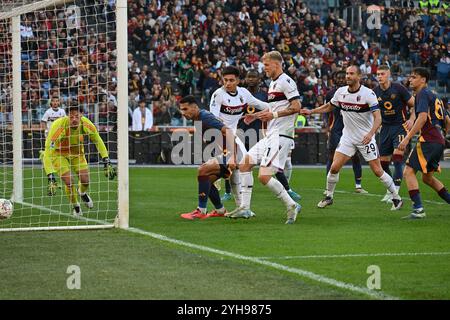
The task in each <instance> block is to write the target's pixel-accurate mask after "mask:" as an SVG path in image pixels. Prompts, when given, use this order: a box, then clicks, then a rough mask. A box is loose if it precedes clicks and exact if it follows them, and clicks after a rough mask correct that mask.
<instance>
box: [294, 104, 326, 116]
mask: <svg viewBox="0 0 450 320" xmlns="http://www.w3.org/2000/svg"><path fill="white" fill-rule="evenodd" d="M333 109H334V105H332V104H331V103H330V102H327V103H325V104H324V105H321V106H320V107H318V108H316V109H312V110H308V109H302V110H301V111H300V113H301V114H303V115H305V116H309V115H311V114H314V113H328V112H330V111H333Z"/></svg>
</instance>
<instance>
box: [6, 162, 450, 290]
mask: <svg viewBox="0 0 450 320" xmlns="http://www.w3.org/2000/svg"><path fill="white" fill-rule="evenodd" d="M100 173H101V172H100ZM91 177H92V180H93V184H92V186H93V191H94V192H93V193H92V194H93V196H94V200H96V201H97V204H99V203H98V200H99V199H101V200H102V201H103V202H101V203H100V204H99V206H102V205H103V206H104V208H97V211H95V213H87V212H86V214H87V215H88V217H92V218H98V219H105V218H108V219H112V217H113V216H111V212H112V208H113V207H114V197H113V195H114V194H110V193H108V192H105V185H104V184H105V181H106V179H105V177H103V176H102V175H101V174H93V175H92V176H91ZM438 177H439V179H441V181H443V182H444V184H446V185H447V187H450V171H449V170H448V169H447V170H444V171H443V173H442V174H440V175H438ZM26 181H28V183H31V181H33V188H31V184H29V185H26V186H25V187H26V192H34V198H33V199H36V200H34V201H37V202H38V204H39V205H42V206H49V207H52V208H60V209H62V210H66V211H67V210H69V209H70V208H68V206H67V205H65V203H66V200H65V198H64V197H62V196H61V197H59V198H56V199H48V197H46V196H45V191H42V190H45V188H42V185H41V184H42V183H43V182H45V180H43V179H42V178H40V177H36V178H35V179H29V180H26ZM291 184H292V186H293V188H294V189H295V190H296V191H298V192H299V193H300V194H301V195H302V200H301V201H300V203H301V204H302V206H303V210H302V213H301V215H300V216H299V217H298V220H297V222H296V224H294V225H285V224H284V221H285V213H284V211H285V210H284V207H283V205H282V204H281V202H279V201H278V200H277V199H275V198H274V196H273V195H272V194H271V193H270V191H268V190H267V189H266V188H264V187H262V186H261V185H260V184H259V182H258V181H257V179H256V172H255V188H254V192H253V197H252V210H253V211H254V212H255V213H256V217H255V218H252V219H250V220H230V219H223V218H215V219H206V220H202V221H186V220H183V219H181V218H180V217H179V214H180V213H182V212H187V211H191V210H192V209H194V208H195V206H196V202H197V201H196V199H197V182H196V170H195V169H192V168H163V169H161V168H130V225H131V226H132V227H135V228H138V229H141V230H144V231H148V232H152V233H155V234H161V235H164V236H167V237H169V238H172V239H177V240H181V241H184V242H186V243H192V244H196V245H202V246H205V247H208V248H212V249H217V250H221V251H226V252H231V253H233V254H236V255H241V256H245V257H252V258H258V259H260V260H263V261H267V262H269V263H270V262H273V263H276V264H277V265H281V266H283V268H285V269H284V270H280V269H275V268H271V267H270V266H264V265H261V264H257V263H254V262H253V260H251V259H250V260H246V261H243V260H242V259H236V258H234V257H230V256H225V255H221V254H220V253H213V252H211V251H204V250H199V249H196V248H188V247H186V246H180V245H177V244H174V243H169V242H167V241H161V240H156V239H154V238H151V237H148V236H145V235H140V234H136V233H131V232H128V231H123V230H103V231H57V232H12V233H0V269H1V270H2V276H1V277H0V299H370V298H373V297H370V296H368V295H366V294H364V293H358V292H355V291H352V290H348V289H345V288H338V287H336V286H333V285H330V284H326V283H324V282H321V281H317V280H313V279H311V278H309V277H304V276H301V275H298V274H295V273H293V272H289V270H303V271H309V272H313V273H314V274H316V275H318V276H320V277H323V278H325V277H326V278H327V279H333V280H335V281H336V282H339V283H345V284H347V285H349V286H353V287H358V288H366V284H367V280H368V278H369V277H370V276H371V274H369V273H368V272H367V268H368V267H369V266H372V265H375V266H378V267H379V269H380V275H381V277H380V279H381V289H380V290H376V289H374V290H373V291H374V292H377V293H380V294H381V293H383V294H385V295H387V296H389V297H394V298H400V299H450V210H449V207H448V205H447V204H444V202H443V200H441V199H440V198H439V197H438V196H437V194H436V193H434V192H433V191H432V190H431V189H430V188H428V187H426V186H424V185H423V184H421V192H422V196H423V199H424V200H425V202H424V205H425V209H426V212H427V218H426V219H424V220H421V221H409V220H402V219H401V217H402V216H405V215H407V214H408V213H409V212H410V206H411V202H410V201H409V200H408V197H407V193H406V192H405V187H404V186H402V190H401V194H402V196H403V197H404V198H405V200H406V201H405V206H404V207H403V208H402V210H400V211H397V212H391V211H390V210H389V205H387V204H385V203H382V202H380V199H381V197H382V195H383V194H384V192H385V191H384V190H383V186H382V184H381V183H380V182H379V181H378V179H376V178H375V177H374V176H373V174H372V173H371V172H370V171H369V170H368V169H364V174H363V186H364V188H365V189H366V190H368V191H369V192H370V194H369V195H360V194H355V193H353V189H354V184H353V173H352V170H351V169H349V168H346V169H344V170H343V171H342V172H341V177H340V182H339V184H338V187H337V193H336V195H335V203H334V204H333V205H332V206H331V207H328V208H326V209H317V208H316V204H317V202H318V201H319V200H320V199H321V198H322V190H323V187H324V185H325V173H324V169H317V168H310V169H309V168H308V169H303V168H297V169H295V170H294V172H293V178H292V183H291ZM32 189H34V190H32ZM27 190H28V191H27ZM95 191H98V192H102V193H98V192H97V195H96V194H95ZM107 197H109V200H108V201H107V200H105V199H107ZM58 199H59V200H58ZM49 201H53V202H49ZM58 201H59V202H58ZM60 203H63V204H64V205H62V206H60V205H59V204H60ZM225 204H226V206H227V208H228V209H230V210H231V209H233V208H234V206H233V205H232V203H231V202H227V203H225ZM27 210H28V213H27V214H26V215H27V216H33V217H32V218H27V219H30V220H29V221H28V220H26V219H25V220H22V222H21V223H23V224H26V223H32V224H34V225H36V226H37V225H39V224H42V225H48V224H49V221H54V225H58V224H66V225H70V224H72V223H73V222H74V221H73V219H70V218H68V217H66V216H62V217H63V218H61V216H60V215H57V214H49V213H48V212H46V213H42V212H39V210H37V209H31V208H30V209H27ZM58 210H59V209H58ZM18 211H20V210H18ZM85 211H86V210H85ZM67 212H70V211H67ZM15 214H16V212H15ZM39 215H42V216H45V217H50V218H45V219H46V220H43V221H42V220H39V218H36V217H38V216H39ZM40 219H42V218H40ZM4 226H5V222H1V223H0V228H1V227H4ZM70 265H77V266H79V267H80V270H81V289H80V290H69V289H68V288H67V286H66V281H67V278H68V277H69V276H70V274H67V268H68V266H70Z"/></svg>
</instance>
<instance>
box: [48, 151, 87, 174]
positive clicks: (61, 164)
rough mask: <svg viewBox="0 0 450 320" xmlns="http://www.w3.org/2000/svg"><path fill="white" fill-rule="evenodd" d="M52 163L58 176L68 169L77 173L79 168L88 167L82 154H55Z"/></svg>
mask: <svg viewBox="0 0 450 320" xmlns="http://www.w3.org/2000/svg"><path fill="white" fill-rule="evenodd" d="M52 164H53V168H54V169H55V170H56V172H57V173H58V175H59V176H60V177H61V176H62V175H64V174H66V173H67V172H69V171H71V172H76V173H78V172H79V171H80V170H87V169H88V164H87V161H86V157H85V156H84V155H83V154H80V155H73V156H71V155H66V156H65V155H55V156H53V157H52Z"/></svg>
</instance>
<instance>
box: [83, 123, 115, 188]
mask: <svg viewBox="0 0 450 320" xmlns="http://www.w3.org/2000/svg"><path fill="white" fill-rule="evenodd" d="M82 121H83V127H84V129H85V132H86V133H87V134H88V135H89V139H90V140H91V141H92V142H93V143H94V144H95V147H96V148H97V151H98V153H100V156H101V158H102V161H103V166H104V172H105V176H106V177H107V178H108V179H110V180H113V179H114V178H115V177H116V170H115V169H114V167H113V166H112V164H111V161H110V160H109V155H108V150H107V149H106V146H105V143H104V142H103V139H102V137H100V134H99V133H98V131H97V128H96V127H95V125H94V124H93V123H92V122H91V121H90V120H89V119H88V118H82Z"/></svg>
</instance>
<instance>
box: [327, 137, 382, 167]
mask: <svg viewBox="0 0 450 320" xmlns="http://www.w3.org/2000/svg"><path fill="white" fill-rule="evenodd" d="M356 150H359V152H360V153H361V155H362V156H363V157H364V160H366V161H367V162H369V161H372V160H375V159H377V158H378V156H379V152H378V147H377V143H376V141H375V137H372V140H371V141H370V142H369V143H368V144H362V143H355V142H353V141H352V140H350V139H348V138H346V137H345V136H342V137H341V140H340V141H339V145H338V147H337V148H336V151H337V152H340V153H343V154H345V155H346V156H349V157H353V156H354V155H355V153H356Z"/></svg>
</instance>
